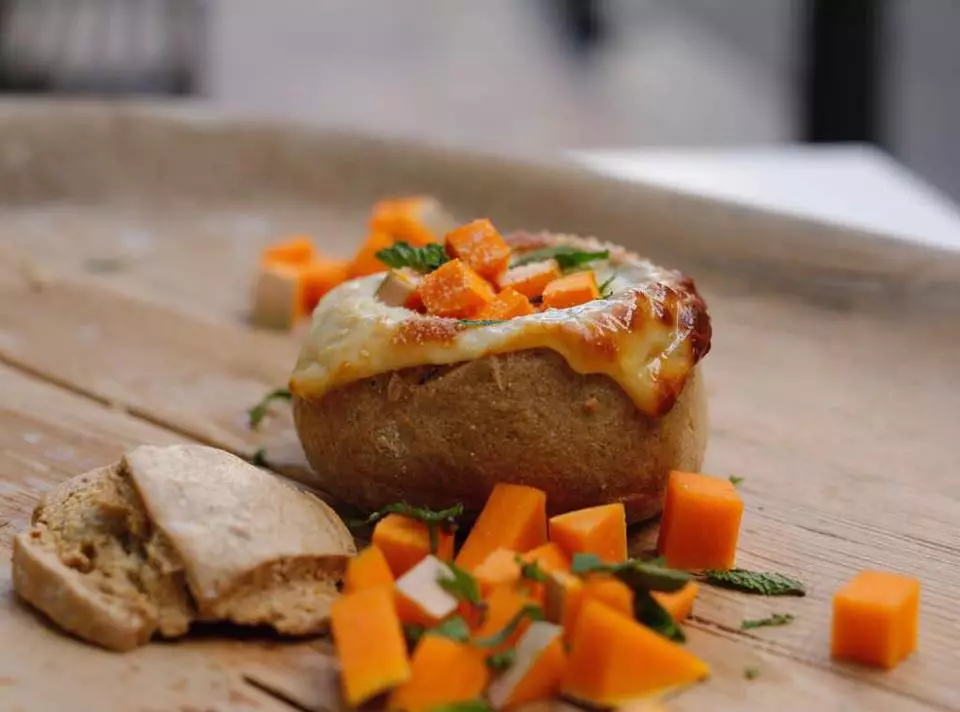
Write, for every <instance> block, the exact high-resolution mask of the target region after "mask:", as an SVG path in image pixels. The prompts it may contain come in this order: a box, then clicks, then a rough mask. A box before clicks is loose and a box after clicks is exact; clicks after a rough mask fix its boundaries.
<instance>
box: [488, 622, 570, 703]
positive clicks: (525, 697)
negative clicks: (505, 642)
mask: <svg viewBox="0 0 960 712" xmlns="http://www.w3.org/2000/svg"><path fill="white" fill-rule="evenodd" d="M565 664H566V654H565V653H564V651H563V630H562V629H561V628H560V626H558V625H554V624H553V623H545V622H543V621H537V622H536V623H532V624H531V625H530V627H529V628H527V632H526V633H524V634H523V636H522V637H521V638H520V640H519V641H518V642H517V648H516V660H515V661H514V663H513V665H511V666H510V668H509V669H508V670H507V671H506V672H504V673H503V674H502V675H500V676H499V677H498V678H497V679H496V680H494V682H493V683H492V684H491V685H490V689H489V690H488V691H487V697H488V698H489V699H490V702H491V704H492V705H493V707H494V709H498V710H513V709H519V708H522V707H523V706H525V705H529V704H531V703H533V702H538V701H541V700H549V699H550V698H552V697H554V696H556V694H557V693H558V692H559V691H560V679H561V677H562V676H563V668H564V666H565Z"/></svg>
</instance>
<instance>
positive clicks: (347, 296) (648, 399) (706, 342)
mask: <svg viewBox="0 0 960 712" xmlns="http://www.w3.org/2000/svg"><path fill="white" fill-rule="evenodd" d="M509 241H510V243H511V246H512V247H513V249H514V251H515V253H516V254H523V253H525V252H529V251H531V250H534V249H537V248H542V247H549V246H559V245H562V246H570V247H573V248H576V249H580V250H585V251H589V252H597V251H601V250H607V251H609V254H610V258H609V259H608V260H597V261H594V262H592V263H591V265H590V266H591V267H592V268H593V269H594V271H595V272H596V275H597V281H598V282H602V283H607V282H608V286H609V289H610V290H611V293H610V294H609V295H607V296H605V297H604V298H602V299H595V300H592V301H589V302H586V303H584V304H580V305H578V306H575V307H570V308H568V309H546V310H544V311H538V312H535V313H533V314H529V315H525V316H520V317H516V318H513V319H507V320H504V321H495V322H492V323H488V324H487V323H485V324H480V325H477V324H468V323H464V322H463V321H461V320H457V319H444V318H440V317H436V316H429V315H424V314H419V313H417V312H415V311H412V310H410V309H405V308H403V307H393V306H388V305H387V304H384V303H383V302H381V301H379V300H378V299H377V298H376V296H375V295H376V292H377V290H378V288H379V287H380V285H381V283H382V282H383V279H384V276H383V275H382V274H377V275H372V276H370V277H365V278H362V279H356V280H351V281H349V282H346V283H344V284H342V285H340V286H339V287H337V288H336V289H334V290H332V291H331V292H330V293H328V294H327V295H326V296H324V298H323V299H322V300H321V301H320V304H319V305H318V306H317V308H316V310H315V311H314V313H313V322H312V324H311V328H310V334H309V335H308V337H307V338H306V339H305V341H304V345H303V348H302V350H301V352H300V357H299V359H298V361H297V366H296V368H295V370H294V372H293V374H292V376H291V379H290V388H291V390H292V391H293V392H294V393H295V394H296V395H298V396H301V397H305V398H314V399H316V398H320V397H322V396H323V395H324V394H326V393H328V392H330V391H331V390H333V389H335V388H338V387H340V386H344V385H346V384H348V383H352V382H356V381H360V380H362V379H364V378H369V377H371V376H376V375H379V374H382V373H390V372H392V371H397V370H400V369H403V368H410V367H414V366H427V365H433V366H441V365H448V364H453V363H461V362H466V361H474V360H476V359H479V358H482V357H484V356H487V355H491V354H503V353H510V352H517V351H528V350H531V349H537V348H547V349H550V350H552V351H554V352H556V353H558V354H560V355H561V356H562V357H563V358H564V360H566V362H567V364H568V365H569V366H570V367H571V368H572V369H573V370H574V371H577V372H578V373H582V374H593V373H599V374H604V375H607V376H609V377H610V378H612V379H613V380H614V381H615V382H617V384H619V385H620V387H621V388H622V389H623V390H624V392H625V393H626V394H627V395H628V396H630V398H631V400H633V402H634V404H635V405H636V406H637V408H638V409H639V410H640V411H641V412H643V413H646V414H647V415H650V416H654V417H659V416H663V415H665V414H666V413H667V412H669V411H670V409H671V408H672V407H673V404H674V403H675V402H676V399H677V396H678V395H679V394H680V392H681V391H682V390H683V386H684V383H685V382H686V380H687V378H688V377H689V375H690V373H691V371H692V370H693V368H694V366H696V364H697V362H698V361H699V360H700V359H701V358H702V357H703V356H704V355H705V354H706V353H707V351H708V350H709V348H710V335H711V332H710V318H709V316H708V314H707V310H706V305H705V304H704V302H703V300H702V299H701V298H700V295H699V294H697V290H696V288H695V287H694V284H693V281H692V280H690V279H688V278H686V277H684V276H683V275H681V274H679V273H677V272H671V271H669V270H665V269H663V268H660V267H657V266H656V265H654V264H652V263H650V262H649V261H647V260H644V259H641V258H640V257H638V256H637V255H635V254H633V253H631V252H628V251H627V250H625V249H623V248H621V247H617V246H616V245H611V244H608V243H602V242H599V241H597V240H595V239H590V238H578V237H574V236H570V235H554V234H548V233H543V234H527V233H524V234H515V235H513V236H511V237H510V238H509Z"/></svg>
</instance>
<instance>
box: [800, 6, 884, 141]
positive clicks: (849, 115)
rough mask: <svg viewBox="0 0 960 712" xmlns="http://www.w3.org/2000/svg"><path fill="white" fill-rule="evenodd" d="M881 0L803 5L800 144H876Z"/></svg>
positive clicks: (879, 135)
mask: <svg viewBox="0 0 960 712" xmlns="http://www.w3.org/2000/svg"><path fill="white" fill-rule="evenodd" d="M886 10H887V7H886V2H885V0H807V3H806V17H805V18H804V19H805V20H806V27H805V45H804V51H805V52H806V57H805V58H804V60H805V62H804V64H805V77H804V80H805V81H804V86H803V93H804V96H803V104H802V105H803V107H804V109H803V110H804V116H803V128H802V130H803V139H804V140H805V141H809V142H813V143H830V142H835V141H860V142H868V143H875V144H880V145H882V143H883V126H882V120H881V119H882V114H881V96H880V92H881V90H882V88H883V87H882V80H883V77H884V72H883V69H884V65H883V61H882V60H883V54H884V52H883V50H884V49H885V48H884V41H883V40H884V19H885V16H886Z"/></svg>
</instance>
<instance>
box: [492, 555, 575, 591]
mask: <svg viewBox="0 0 960 712" xmlns="http://www.w3.org/2000/svg"><path fill="white" fill-rule="evenodd" d="M518 560H519V561H518ZM529 563H536V564H537V566H538V567H539V568H540V570H541V571H543V572H544V573H549V572H551V571H569V570H570V560H569V559H568V558H567V555H566V554H564V553H563V551H562V550H561V549H560V547H559V546H557V545H556V544H554V543H553V542H547V543H546V544H543V545H542V546H538V547H537V548H536V549H531V550H530V551H528V552H527V553H525V554H518V553H517V552H515V551H513V550H511V549H504V548H502V547H501V548H498V549H494V550H493V551H492V552H490V555H489V556H488V557H487V558H486V559H484V560H483V563H482V564H480V565H479V566H477V567H476V568H475V569H474V570H473V576H474V578H475V579H476V580H477V583H478V584H479V585H480V590H481V592H482V593H483V594H484V595H487V594H488V593H489V592H490V591H492V590H493V589H494V588H495V587H496V586H504V585H507V586H512V585H515V584H517V583H518V582H519V581H520V574H521V569H520V566H521V564H529ZM529 586H530V590H531V593H532V594H533V595H534V597H536V598H540V584H534V583H529Z"/></svg>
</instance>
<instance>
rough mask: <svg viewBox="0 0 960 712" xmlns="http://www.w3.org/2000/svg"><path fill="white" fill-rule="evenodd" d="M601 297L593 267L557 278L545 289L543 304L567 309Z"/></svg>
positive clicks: (550, 307)
mask: <svg viewBox="0 0 960 712" xmlns="http://www.w3.org/2000/svg"><path fill="white" fill-rule="evenodd" d="M599 298H600V288H599V287H597V277H596V275H595V274H594V272H593V270H592V269H589V270H584V271H583V272H574V273H572V274H568V275H565V276H563V277H561V278H560V279H555V280H553V281H552V282H550V284H548V285H547V286H546V288H544V290H543V306H545V307H547V308H549V309H566V308H568V307H575V306H578V305H580V304H584V303H586V302H591V301H593V300H594V299H599Z"/></svg>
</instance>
